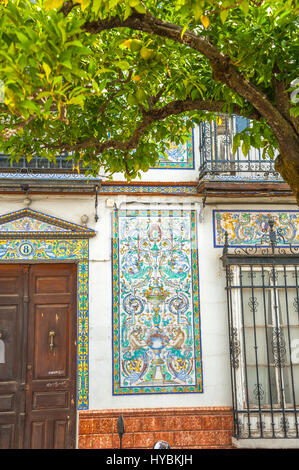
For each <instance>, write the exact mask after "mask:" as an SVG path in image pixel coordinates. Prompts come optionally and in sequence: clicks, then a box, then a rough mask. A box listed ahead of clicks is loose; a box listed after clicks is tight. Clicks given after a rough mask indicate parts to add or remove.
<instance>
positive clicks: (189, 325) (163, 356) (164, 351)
mask: <svg viewBox="0 0 299 470" xmlns="http://www.w3.org/2000/svg"><path fill="white" fill-rule="evenodd" d="M196 230H197V229H196V213H195V211H184V210H183V211H153V210H148V211H146V210H141V211H138V210H136V211H119V212H117V211H115V213H114V216H113V240H112V243H113V246H112V250H113V267H112V269H113V394H114V395H132V394H150V393H151V394H153V393H157V394H159V393H191V392H193V393H194V392H202V391H203V389H202V371H201V341H200V317H199V285H198V283H199V280H198V258H197V235H196Z"/></svg>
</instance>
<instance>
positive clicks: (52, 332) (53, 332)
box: [49, 330, 55, 351]
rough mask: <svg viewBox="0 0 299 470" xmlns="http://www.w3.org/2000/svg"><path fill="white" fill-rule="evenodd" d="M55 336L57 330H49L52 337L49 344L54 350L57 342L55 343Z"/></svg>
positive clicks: (51, 349)
mask: <svg viewBox="0 0 299 470" xmlns="http://www.w3.org/2000/svg"><path fill="white" fill-rule="evenodd" d="M54 336H55V331H53V330H52V331H49V338H50V344H49V349H50V351H53V349H54V347H55V344H54Z"/></svg>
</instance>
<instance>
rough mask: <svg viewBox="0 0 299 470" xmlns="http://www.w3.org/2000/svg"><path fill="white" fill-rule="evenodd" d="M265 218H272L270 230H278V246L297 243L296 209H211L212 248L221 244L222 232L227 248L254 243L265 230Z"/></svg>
mask: <svg viewBox="0 0 299 470" xmlns="http://www.w3.org/2000/svg"><path fill="white" fill-rule="evenodd" d="M269 218H272V219H273V220H274V229H279V230H280V233H281V234H282V236H283V239H284V241H283V239H281V240H280V242H279V244H280V245H282V246H283V245H289V244H290V243H292V245H298V244H299V211H296V210H214V211H213V226H214V247H215V248H218V247H223V246H224V243H225V232H227V234H228V245H229V246H231V247H234V246H235V247H243V246H244V247H246V246H253V245H256V244H258V243H259V242H261V240H262V237H263V236H264V235H265V233H266V232H267V231H268V229H269Z"/></svg>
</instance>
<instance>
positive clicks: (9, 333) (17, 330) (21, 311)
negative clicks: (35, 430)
mask: <svg viewBox="0 0 299 470" xmlns="http://www.w3.org/2000/svg"><path fill="white" fill-rule="evenodd" d="M24 268H25V267H24V266H20V265H5V266H0V449H10V448H13V449H14V448H19V447H22V440H23V432H24V418H25V374H26V371H25V360H24V356H26V352H25V350H24V336H23V332H25V334H26V331H27V329H26V325H25V317H26V315H25V309H26V300H27V299H26V297H25V295H24ZM24 353H25V354H24Z"/></svg>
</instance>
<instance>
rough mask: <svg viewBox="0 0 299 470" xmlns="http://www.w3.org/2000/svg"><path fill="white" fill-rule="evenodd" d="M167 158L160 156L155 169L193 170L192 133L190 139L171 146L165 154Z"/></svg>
mask: <svg viewBox="0 0 299 470" xmlns="http://www.w3.org/2000/svg"><path fill="white" fill-rule="evenodd" d="M166 155H167V158H165V157H164V155H160V158H159V160H158V163H157V165H156V166H155V168H158V169H171V168H174V169H182V170H183V169H190V170H192V169H194V137H193V131H192V134H191V135H190V138H189V139H188V140H187V141H186V142H185V143H184V144H179V145H176V144H174V143H172V144H171V146H170V148H169V149H168V150H167V152H166Z"/></svg>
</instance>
